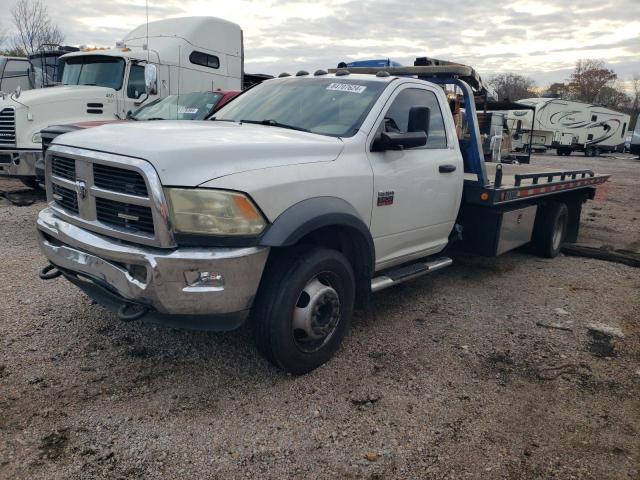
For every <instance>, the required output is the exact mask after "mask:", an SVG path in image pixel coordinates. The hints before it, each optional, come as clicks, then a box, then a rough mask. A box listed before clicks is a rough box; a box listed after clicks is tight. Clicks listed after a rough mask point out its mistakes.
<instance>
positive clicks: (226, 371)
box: [0, 155, 640, 479]
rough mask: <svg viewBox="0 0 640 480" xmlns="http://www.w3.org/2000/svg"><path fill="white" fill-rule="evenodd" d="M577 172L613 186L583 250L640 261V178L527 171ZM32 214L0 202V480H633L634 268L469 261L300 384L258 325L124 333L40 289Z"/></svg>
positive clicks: (401, 303) (417, 284)
mask: <svg viewBox="0 0 640 480" xmlns="http://www.w3.org/2000/svg"><path fill="white" fill-rule="evenodd" d="M568 161H571V162H574V163H575V166H576V167H585V166H586V167H592V168H593V169H594V170H598V171H606V172H610V173H612V174H613V175H614V176H613V178H612V181H611V182H610V184H609V185H608V188H607V191H606V196H607V197H608V199H607V201H606V202H604V201H602V200H598V201H594V202H591V203H590V205H589V207H588V208H587V209H586V210H585V212H584V213H585V215H584V229H583V232H582V236H581V239H580V241H581V242H582V243H589V244H593V245H597V246H599V245H602V244H611V245H615V246H620V247H626V248H628V249H636V250H637V249H638V247H639V246H640V229H639V228H638V225H639V224H638V218H639V217H640V211H639V205H640V198H639V196H640V191H639V190H640V161H636V160H633V159H631V157H630V156H622V155H621V156H617V157H608V158H600V159H586V158H584V157H578V156H574V157H570V158H569V159H567V158H566V157H550V156H536V157H534V163H536V164H540V165H545V166H559V165H563V164H564V165H566V162H568ZM20 188H21V187H20V185H19V184H17V183H12V182H8V181H0V191H5V192H6V191H9V190H12V189H13V190H19V189H20ZM12 198H13V199H14V200H15V193H14V196H13V197H12ZM21 198H22V200H23V203H29V202H30V201H32V200H35V203H34V204H32V205H27V206H22V207H18V206H15V205H13V204H11V203H10V202H8V201H6V200H3V199H2V198H0V257H1V258H2V262H1V264H0V298H1V299H2V302H0V478H29V479H40V478H46V479H52V478H53V479H57V478H61V479H69V478H83V479H85V478H176V477H189V478H220V479H227V478H378V479H380V478H430V479H431V478H433V479H444V478H450V479H453V478H483V479H486V478H499V479H502V478H506V479H533V478H539V479H552V478H555V479H572V478H593V479H627V478H628V479H638V478H640V325H639V320H640V319H639V316H640V314H639V312H640V295H639V293H638V292H639V291H640V273H639V270H638V269H634V268H631V267H628V266H624V265H620V264H614V263H608V262H603V261H598V260H592V259H584V258H577V257H565V256H560V257H559V258H557V259H554V260H546V259H540V258H536V257H534V256H531V255H528V254H525V253H520V252H514V253H510V254H507V255H505V256H503V257H500V258H496V259H479V258H474V257H466V256H463V257H457V258H456V259H455V264H454V266H453V267H451V268H449V269H446V270H443V271H442V272H438V273H437V274H435V275H433V276H429V277H423V278H421V279H418V280H415V281H413V282H410V283H407V284H405V285H402V286H399V287H397V288H394V289H392V290H388V291H385V292H382V293H380V294H378V295H376V296H375V301H374V303H373V305H372V307H371V309H370V310H369V311H360V312H357V314H356V317H355V319H354V325H353V329H352V331H351V334H350V335H349V337H348V338H347V339H346V341H345V344H344V346H343V347H342V349H341V350H340V351H339V353H338V355H337V356H336V358H335V359H333V360H332V361H331V362H330V363H328V364H327V365H325V366H323V367H322V368H320V369H318V370H316V371H314V372H312V373H311V374H308V375H305V376H302V377H292V376H288V375H286V374H283V373H282V372H280V371H278V370H275V369H274V368H272V367H271V366H270V365H269V364H268V363H267V362H266V361H264V360H263V359H262V358H261V357H259V356H258V354H257V353H256V351H255V350H254V348H253V346H252V344H251V340H250V330H249V328H248V327H246V328H243V329H241V330H239V331H236V332H230V333H224V334H216V333H202V332H191V331H180V330H174V329H168V328H160V327H154V326H151V325H149V324H145V323H134V324H125V323H122V322H120V321H119V320H117V318H116V317H115V316H114V315H113V314H111V313H109V312H108V311H106V310H104V309H103V308H101V307H99V306H97V305H92V304H91V302H90V301H89V300H88V299H87V298H86V297H85V296H84V295H83V294H82V293H80V292H79V291H78V290H77V289H75V288H74V287H72V286H71V285H70V284H69V283H67V282H65V281H63V280H56V281H52V282H47V283H44V282H42V281H40V280H39V279H38V278H37V276H36V271H37V269H38V267H40V266H42V265H43V264H44V260H43V258H42V256H41V254H40V253H39V251H38V249H37V246H36V242H35V239H34V230H35V229H34V218H35V216H36V213H37V211H38V210H39V209H41V208H42V207H43V201H42V199H41V197H38V196H33V195H29V194H26V195H22V197H21ZM600 198H603V195H600ZM592 323H601V324H602V323H604V324H606V325H608V327H610V328H608V329H606V328H603V327H602V326H599V327H598V326H596V327H593V328H591V329H590V327H589V325H590V324H592ZM601 330H606V333H602V332H601Z"/></svg>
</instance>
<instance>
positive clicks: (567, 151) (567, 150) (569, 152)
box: [564, 148, 571, 157]
mask: <svg viewBox="0 0 640 480" xmlns="http://www.w3.org/2000/svg"><path fill="white" fill-rule="evenodd" d="M564 154H565V155H566V156H567V157H569V156H571V149H570V148H568V149H566V150H565V151H564Z"/></svg>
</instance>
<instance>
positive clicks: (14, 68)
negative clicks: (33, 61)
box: [4, 60, 29, 78]
mask: <svg viewBox="0 0 640 480" xmlns="http://www.w3.org/2000/svg"><path fill="white" fill-rule="evenodd" d="M28 70H29V64H28V63H27V62H21V61H19V60H9V61H7V65H6V66H5V67H4V77H5V78H7V77H21V76H23V75H27V71H28Z"/></svg>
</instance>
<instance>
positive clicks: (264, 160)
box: [54, 120, 343, 187]
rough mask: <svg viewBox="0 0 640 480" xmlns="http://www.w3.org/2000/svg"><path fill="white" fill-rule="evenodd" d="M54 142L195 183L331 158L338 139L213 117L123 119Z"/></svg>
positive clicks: (173, 181)
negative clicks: (125, 158)
mask: <svg viewBox="0 0 640 480" xmlns="http://www.w3.org/2000/svg"><path fill="white" fill-rule="evenodd" d="M54 143H57V144H62V145H67V146H71V147H79V148H86V149H91V150H98V151H102V152H107V153H115V154H120V155H126V156H130V157H137V158H141V159H144V160H147V161H149V162H150V163H151V164H152V165H153V166H154V167H155V169H156V171H157V172H158V174H159V175H160V180H161V181H162V184H163V185H170V186H185V187H187V186H188V187H195V186H197V185H200V184H202V183H205V182H207V181H209V180H212V179H214V178H219V177H223V176H226V175H232V174H234V173H240V172H246V171H249V170H258V169H263V168H270V167H279V166H284V165H294V164H301V163H316V162H330V161H332V160H335V159H336V158H337V157H338V155H339V154H340V152H341V151H342V148H343V142H342V140H340V139H339V138H335V137H327V136H324V135H317V134H314V133H306V132H299V131H296V130H287V129H284V128H279V127H271V126H265V125H252V124H246V123H245V124H238V123H233V122H213V121H184V120H183V121H166V120H163V121H150V122H123V123H114V124H110V125H103V126H101V127H97V128H90V129H86V130H78V131H75V132H71V133H67V134H64V135H60V136H59V137H56V139H55V140H54Z"/></svg>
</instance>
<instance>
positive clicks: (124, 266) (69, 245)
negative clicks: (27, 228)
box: [37, 208, 269, 328]
mask: <svg viewBox="0 0 640 480" xmlns="http://www.w3.org/2000/svg"><path fill="white" fill-rule="evenodd" d="M37 227H38V240H39V244H40V248H41V250H42V252H43V253H44V255H45V256H46V257H47V258H48V259H49V261H50V262H51V263H52V264H53V265H54V266H56V267H58V269H59V270H61V271H62V272H63V274H64V275H65V276H66V277H67V278H68V279H69V280H70V281H72V282H73V283H74V284H76V285H78V286H79V287H81V288H82V289H83V290H84V291H85V292H87V293H88V294H89V295H90V296H91V297H92V298H94V299H95V300H96V301H98V302H99V303H101V304H103V305H105V306H108V307H113V305H110V304H109V302H108V301H106V300H105V298H104V295H96V294H94V293H95V292H96V291H101V292H102V293H103V294H107V296H108V297H110V298H111V299H112V300H114V299H115V300H116V301H118V299H119V300H120V301H121V303H127V302H129V303H136V304H142V305H145V306H147V307H149V308H150V309H152V310H153V311H155V312H158V313H160V314H164V315H190V316H203V315H206V316H214V317H215V316H229V315H231V314H235V315H236V316H239V317H243V319H244V317H246V314H247V313H248V311H249V309H250V308H251V306H252V304H253V299H254V297H255V295H256V292H257V290H258V285H259V283H260V278H261V276H262V271H263V269H264V265H265V263H266V260H267V256H268V253H269V249H268V248H263V247H250V248H210V249H205V248H177V249H171V250H165V249H159V248H151V247H140V246H137V245H131V244H126V243H123V242H121V241H116V240H112V239H109V238H108V237H104V236H101V235H96V234H94V233H91V232H88V231H86V230H83V229H81V228H79V227H76V226H74V225H72V224H70V223H67V222H65V221H64V220H61V219H60V218H58V217H56V216H55V214H54V213H53V211H52V210H51V209H50V208H46V209H44V210H42V211H41V212H40V214H39V215H38V220H37ZM194 272H215V273H217V274H220V275H222V277H223V279H224V285H223V286H215V287H208V286H193V285H191V286H190V285H189V284H188V283H187V276H190V277H191V278H192V277H193V273H194ZM85 287H86V288H85ZM212 321H215V318H212ZM174 323H175V322H174ZM207 328H208V327H207Z"/></svg>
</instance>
